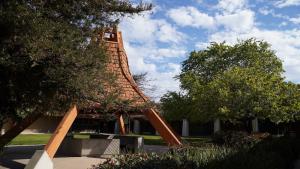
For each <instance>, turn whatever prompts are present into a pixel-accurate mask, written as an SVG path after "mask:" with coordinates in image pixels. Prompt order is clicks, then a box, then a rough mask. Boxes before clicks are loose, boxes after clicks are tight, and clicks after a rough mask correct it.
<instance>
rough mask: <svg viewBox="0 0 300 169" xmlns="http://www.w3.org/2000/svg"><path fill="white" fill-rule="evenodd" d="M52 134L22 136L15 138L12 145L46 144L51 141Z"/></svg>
mask: <svg viewBox="0 0 300 169" xmlns="http://www.w3.org/2000/svg"><path fill="white" fill-rule="evenodd" d="M50 137H51V134H20V135H18V136H17V137H16V138H14V139H13V140H12V141H11V142H10V143H9V144H10V145H33V144H46V143H47V142H48V140H49V139H50Z"/></svg>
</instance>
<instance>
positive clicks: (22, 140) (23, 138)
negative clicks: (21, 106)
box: [9, 134, 211, 145]
mask: <svg viewBox="0 0 300 169" xmlns="http://www.w3.org/2000/svg"><path fill="white" fill-rule="evenodd" d="M135 136H143V137H144V143H145V144H146V145H166V144H165V142H164V141H163V140H162V138H161V137H160V136H153V135H135ZM50 137H51V134H21V135H18V136H17V137H16V138H14V139H13V140H12V141H11V142H10V143H9V144H10V145H34V144H46V143H47V142H48V140H49V139H50ZM74 137H75V138H77V139H88V138H89V135H88V134H75V135H74ZM183 141H184V142H185V143H188V144H191V145H203V144H207V143H210V142H211V139H210V138H209V137H184V138H183Z"/></svg>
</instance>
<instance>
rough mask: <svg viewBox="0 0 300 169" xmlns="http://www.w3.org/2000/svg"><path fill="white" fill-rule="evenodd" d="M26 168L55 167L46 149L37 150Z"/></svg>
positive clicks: (47, 168)
mask: <svg viewBox="0 0 300 169" xmlns="http://www.w3.org/2000/svg"><path fill="white" fill-rule="evenodd" d="M25 169H53V162H52V159H51V158H50V157H49V155H48V153H47V152H46V151H45V150H37V151H36V152H35V153H34V154H33V156H32V157H31V159H30V161H29V163H28V164H27V165H26V167H25Z"/></svg>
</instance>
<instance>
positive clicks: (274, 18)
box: [119, 0, 300, 101]
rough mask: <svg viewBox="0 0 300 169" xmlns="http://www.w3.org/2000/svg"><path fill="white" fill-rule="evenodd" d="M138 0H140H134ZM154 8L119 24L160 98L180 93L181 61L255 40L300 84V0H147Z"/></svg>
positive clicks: (135, 64)
mask: <svg viewBox="0 0 300 169" xmlns="http://www.w3.org/2000/svg"><path fill="white" fill-rule="evenodd" d="M132 2H134V3H136V2H139V1H137V0H136V1H132ZM143 2H150V3H152V4H153V5H154V8H153V10H152V11H149V12H144V13H143V14H142V15H134V16H132V17H129V18H124V19H123V20H122V21H121V23H120V26H119V27H120V28H119V29H120V30H121V31H122V35H123V40H124V46H125V50H126V52H127V55H128V60H129V66H130V70H131V73H132V74H139V73H145V72H147V77H148V79H149V80H150V81H149V85H151V86H154V87H155V88H156V90H155V91H154V92H148V93H146V94H148V95H150V97H151V98H152V99H153V100H155V101H159V98H160V97H161V96H162V95H163V94H165V93H166V92H168V91H179V90H180V87H179V86H180V85H179V81H178V80H177V79H176V78H174V77H175V76H176V75H178V74H179V73H180V70H181V63H182V62H183V61H184V60H186V59H187V58H188V56H189V53H190V52H192V51H195V50H196V51H198V50H203V49H205V48H206V47H207V46H208V45H209V44H210V43H211V42H223V41H225V42H226V43H228V44H234V43H236V42H237V41H238V40H243V39H248V38H256V39H258V40H264V41H266V42H268V43H270V44H271V45H272V46H271V48H272V50H274V51H275V52H276V55H277V56H278V57H279V58H280V59H281V60H282V61H283V66H284V69H285V73H284V76H285V77H286V80H287V81H292V82H295V83H300V0H146V1H145V0H144V1H143Z"/></svg>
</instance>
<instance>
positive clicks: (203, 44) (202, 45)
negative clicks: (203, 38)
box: [195, 42, 210, 50]
mask: <svg viewBox="0 0 300 169" xmlns="http://www.w3.org/2000/svg"><path fill="white" fill-rule="evenodd" d="M209 44H210V43H208V42H197V43H196V44H195V47H196V48H197V49H199V50H203V49H205V48H206V47H208V46H209Z"/></svg>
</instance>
